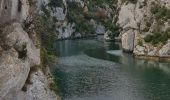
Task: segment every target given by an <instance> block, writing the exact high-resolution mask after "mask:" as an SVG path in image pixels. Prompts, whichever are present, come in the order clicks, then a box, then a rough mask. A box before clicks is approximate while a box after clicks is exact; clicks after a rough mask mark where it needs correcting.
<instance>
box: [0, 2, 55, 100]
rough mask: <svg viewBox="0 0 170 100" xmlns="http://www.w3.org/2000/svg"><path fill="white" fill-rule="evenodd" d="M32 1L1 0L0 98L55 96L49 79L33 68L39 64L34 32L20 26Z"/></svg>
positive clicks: (39, 99)
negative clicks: (31, 32)
mask: <svg viewBox="0 0 170 100" xmlns="http://www.w3.org/2000/svg"><path fill="white" fill-rule="evenodd" d="M31 1H32V3H33V0H0V20H1V21H0V80H1V81H0V100H57V95H56V94H55V93H54V92H53V91H52V90H50V89H49V82H50V81H49V80H51V79H50V78H48V77H47V75H45V74H44V73H43V72H42V70H41V69H39V68H37V69H36V66H40V64H41V61H40V48H38V46H37V45H38V44H37V42H35V41H34V39H35V37H36V36H34V38H33V36H32V35H30V34H28V33H27V32H26V31H25V30H24V29H23V26H24V22H25V21H26V20H27V19H29V18H31V14H32V13H31V9H32V8H31ZM34 11H35V10H34ZM33 69H36V70H33ZM48 72H49V71H48Z"/></svg>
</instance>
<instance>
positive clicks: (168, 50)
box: [159, 40, 170, 57]
mask: <svg viewBox="0 0 170 100" xmlns="http://www.w3.org/2000/svg"><path fill="white" fill-rule="evenodd" d="M159 56H160V57H170V40H168V43H167V44H165V45H164V46H163V47H162V48H161V49H160V50H159Z"/></svg>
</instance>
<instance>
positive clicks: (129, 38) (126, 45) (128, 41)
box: [122, 30, 135, 52]
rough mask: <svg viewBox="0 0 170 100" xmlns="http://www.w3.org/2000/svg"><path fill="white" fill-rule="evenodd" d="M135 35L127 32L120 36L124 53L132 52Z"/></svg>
mask: <svg viewBox="0 0 170 100" xmlns="http://www.w3.org/2000/svg"><path fill="white" fill-rule="evenodd" d="M134 39H135V33H134V31H133V30H129V31H127V32H126V33H124V34H123V35H122V48H123V49H124V51H127V52H132V51H133V50H134Z"/></svg>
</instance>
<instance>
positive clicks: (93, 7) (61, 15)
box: [40, 0, 118, 40]
mask: <svg viewBox="0 0 170 100" xmlns="http://www.w3.org/2000/svg"><path fill="white" fill-rule="evenodd" d="M115 2H116V0H106V1H105V0H100V1H97V2H96V1H93V0H89V1H86V0H43V2H40V4H41V5H42V7H43V8H44V9H42V10H41V12H40V13H41V14H42V15H44V14H45V15H47V16H48V15H50V16H52V17H53V18H54V19H55V22H56V23H55V24H56V27H55V28H56V34H57V38H58V39H65V38H80V37H86V36H96V35H97V34H105V33H106V34H105V38H106V39H108V40H109V39H111V38H110V37H114V35H117V33H118V32H117V27H116V26H113V24H114V22H113V21H112V19H113V14H114V13H115V10H114V9H115ZM113 30H115V32H113Z"/></svg>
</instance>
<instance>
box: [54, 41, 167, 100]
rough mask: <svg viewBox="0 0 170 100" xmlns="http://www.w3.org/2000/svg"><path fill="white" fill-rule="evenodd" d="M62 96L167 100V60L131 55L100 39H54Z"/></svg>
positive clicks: (81, 99)
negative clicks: (139, 57)
mask: <svg viewBox="0 0 170 100" xmlns="http://www.w3.org/2000/svg"><path fill="white" fill-rule="evenodd" d="M55 46H56V51H57V55H58V56H59V63H58V64H57V65H56V66H54V67H51V69H52V73H53V75H54V76H57V77H59V80H58V82H59V86H60V88H61V92H62V100H170V66H169V65H170V64H168V63H161V62H152V61H146V60H139V59H134V58H133V55H130V54H125V53H122V51H121V50H120V46H119V44H115V43H112V42H104V41H102V40H100V39H97V38H96V39H82V40H65V41H58V42H56V44H55Z"/></svg>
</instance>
